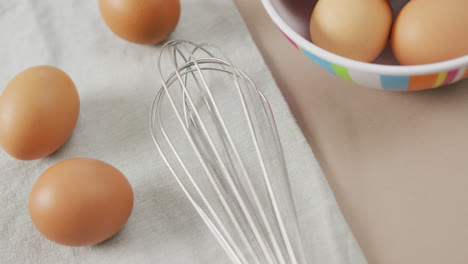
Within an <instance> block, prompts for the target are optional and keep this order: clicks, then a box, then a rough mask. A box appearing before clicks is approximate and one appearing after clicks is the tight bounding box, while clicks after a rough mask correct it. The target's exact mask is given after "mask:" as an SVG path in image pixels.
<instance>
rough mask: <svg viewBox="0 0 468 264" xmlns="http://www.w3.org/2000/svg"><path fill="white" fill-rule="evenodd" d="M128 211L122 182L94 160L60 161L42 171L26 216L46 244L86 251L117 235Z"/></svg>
mask: <svg viewBox="0 0 468 264" xmlns="http://www.w3.org/2000/svg"><path fill="white" fill-rule="evenodd" d="M132 208H133V191H132V187H131V186H130V183H129V182H128V181H127V179H126V178H125V176H124V175H123V174H122V173H121V172H120V171H119V170H117V169H116V168H114V167H112V166H111V165H109V164H107V163H105V162H102V161H99V160H94V159H86V158H76V159H69V160H64V161H62V162H59V163H57V164H55V165H54V166H52V167H50V168H49V169H48V170H46V171H45V172H44V173H43V174H42V175H41V176H40V177H39V179H38V180H37V181H36V183H35V184H34V186H33V188H32V191H31V194H30V195H29V214H30V216H31V219H32V221H33V222H34V225H35V226H36V228H37V229H38V230H39V231H40V232H41V233H42V234H43V235H44V236H45V237H46V238H48V239H49V240H51V241H54V242H56V243H58V244H62V245H68V246H87V245H93V244H96V243H99V242H102V241H104V240H106V239H108V238H109V237H111V236H112V235H114V234H115V233H117V232H118V231H119V230H120V229H121V228H122V227H123V226H124V224H125V223H126V222H127V220H128V218H129V217H130V214H131V212H132Z"/></svg>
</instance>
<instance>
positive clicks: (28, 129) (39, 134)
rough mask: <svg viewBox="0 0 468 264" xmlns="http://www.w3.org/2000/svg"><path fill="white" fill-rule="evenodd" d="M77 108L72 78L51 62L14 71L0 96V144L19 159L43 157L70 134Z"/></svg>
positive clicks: (77, 102) (77, 111) (57, 146)
mask: <svg viewBox="0 0 468 264" xmlns="http://www.w3.org/2000/svg"><path fill="white" fill-rule="evenodd" d="M79 112H80V99H79V96H78V91H77V89H76V87H75V84H74V83H73V81H72V79H71V78H70V77H69V76H68V75H67V74H66V73H65V72H63V71H62V70H60V69H58V68H55V67H52V66H36V67H32V68H29V69H27V70H25V71H23V72H21V73H19V74H18V75H16V76H15V77H14V78H13V79H12V80H11V81H10V83H8V85H7V87H6V88H5V90H4V91H3V93H2V95H1V96H0V145H1V146H2V147H3V149H4V150H5V151H6V152H7V153H8V154H10V155H11V156H13V157H14V158H17V159H21V160H34V159H39V158H42V157H45V156H47V155H49V154H52V153H53V152H55V151H56V150H57V149H58V148H60V147H61V146H62V145H63V144H64V143H65V142H66V141H67V140H68V138H69V137H70V136H71V134H72V132H73V129H74V128H75V125H76V122H77V120H78V115H79Z"/></svg>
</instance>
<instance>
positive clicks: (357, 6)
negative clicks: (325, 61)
mask: <svg viewBox="0 0 468 264" xmlns="http://www.w3.org/2000/svg"><path fill="white" fill-rule="evenodd" d="M392 20H393V15H392V8H391V6H390V4H389V3H388V1H386V0H345V1H343V0H320V1H318V3H317V4H316V5H315V8H314V11H313V13H312V17H311V20H310V37H311V39H312V42H313V43H314V44H315V45H317V46H319V47H321V48H323V49H325V50H327V51H330V52H332V53H335V54H337V55H341V56H343V57H346V58H350V59H353V60H358V61H364V62H370V61H373V60H374V59H376V58H377V57H378V56H379V54H380V53H381V52H382V51H383V49H384V48H385V46H386V45H387V42H388V37H389V34H390V29H391V26H392Z"/></svg>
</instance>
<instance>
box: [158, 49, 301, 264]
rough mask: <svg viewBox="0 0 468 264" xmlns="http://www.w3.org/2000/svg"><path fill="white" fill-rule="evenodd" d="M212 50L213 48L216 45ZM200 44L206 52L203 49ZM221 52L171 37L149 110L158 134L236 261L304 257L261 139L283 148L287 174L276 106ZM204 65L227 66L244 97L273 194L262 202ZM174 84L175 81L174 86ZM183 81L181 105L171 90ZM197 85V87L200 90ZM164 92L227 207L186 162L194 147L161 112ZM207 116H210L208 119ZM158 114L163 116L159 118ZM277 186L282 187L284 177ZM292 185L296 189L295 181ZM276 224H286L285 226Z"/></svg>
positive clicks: (280, 262) (279, 263)
mask: <svg viewBox="0 0 468 264" xmlns="http://www.w3.org/2000/svg"><path fill="white" fill-rule="evenodd" d="M187 46H191V47H193V49H189V48H188V47H187ZM211 50H213V51H214V52H211ZM166 51H167V52H166ZM199 51H200V52H201V53H203V54H204V55H203V56H200V55H199V54H198V52H199ZM165 52H166V53H165ZM214 53H219V54H221V55H222V52H221V51H220V50H219V48H217V47H216V46H213V45H210V44H201V45H196V44H194V43H191V42H187V41H171V42H168V43H166V45H164V46H163V48H162V51H161V55H160V57H159V60H158V66H159V69H160V71H159V74H160V77H161V79H162V80H164V81H163V84H162V87H161V89H160V91H159V92H158V93H157V95H156V96H155V98H154V101H153V105H152V112H151V116H150V118H151V120H150V124H151V134H152V137H153V141H154V143H155V145H156V146H157V150H158V152H159V153H160V154H161V156H162V157H163V161H164V162H165V163H166V165H167V166H168V168H169V170H170V172H171V174H172V175H173V176H174V178H175V179H176V181H177V183H178V185H179V186H180V187H181V188H182V191H183V192H184V194H185V195H186V196H187V197H188V199H189V201H190V203H191V204H192V205H193V206H194V208H195V210H196V211H197V213H198V214H199V215H200V217H201V218H202V219H203V221H204V222H205V223H206V225H207V227H208V228H209V229H210V231H211V232H212V233H213V235H214V236H215V238H216V239H217V240H218V242H219V244H220V245H221V246H222V248H223V249H224V250H225V251H226V253H227V254H228V256H229V258H230V259H231V260H232V261H233V262H234V263H242V264H244V263H245V264H247V263H255V264H261V263H272V264H287V263H288V264H289V263H291V264H300V263H305V261H304V256H303V252H302V246H301V243H300V238H299V234H298V232H297V222H295V221H296V220H297V218H296V216H295V213H294V210H292V212H293V213H291V210H290V208H287V209H288V210H286V211H287V212H289V213H288V216H289V217H291V216H292V217H294V218H293V223H292V224H291V223H289V224H288V227H287V226H286V224H285V222H284V219H283V217H284V216H283V214H282V212H281V209H282V208H283V209H284V205H283V207H281V206H280V205H279V204H278V197H277V196H276V194H275V190H274V188H273V186H272V183H271V180H270V177H272V175H270V173H269V170H268V169H267V165H266V162H267V160H266V157H265V155H264V154H263V153H262V150H261V149H262V147H263V148H265V147H266V146H267V145H268V144H271V143H273V144H272V148H273V149H272V150H273V152H275V153H276V155H277V156H275V157H280V158H279V159H278V162H279V165H277V166H276V167H279V168H280V170H281V171H280V172H279V175H282V176H283V177H285V175H287V172H286V167H285V161H284V158H282V157H283V151H282V148H281V144H280V141H279V135H278V132H277V129H276V124H275V120H274V117H273V114H272V111H271V106H270V105H269V103H268V101H267V100H266V98H265V97H264V95H263V94H262V93H261V92H260V91H259V90H258V89H257V88H256V87H255V85H254V83H253V81H252V80H251V79H250V78H249V76H247V75H246V74H245V73H244V72H242V71H240V70H239V69H237V68H236V67H234V66H233V64H232V63H231V61H230V60H229V59H228V58H227V57H226V56H224V55H222V56H221V58H222V59H221V58H220V57H216V56H214ZM164 54H168V55H169V61H170V64H171V65H172V67H173V69H174V71H173V72H172V73H170V74H169V76H168V77H165V76H164V74H163V71H162V58H163V55H164ZM197 55H198V56H197ZM205 72H206V73H208V72H213V73H215V72H219V73H224V74H226V76H229V77H230V79H231V80H232V83H234V90H235V91H236V94H237V97H238V99H239V100H240V106H241V107H240V109H241V110H242V112H241V113H242V114H241V115H242V116H243V119H244V120H245V121H246V122H245V123H246V124H247V128H248V129H247V130H248V131H247V132H248V135H249V136H250V139H251V141H252V147H253V152H254V153H255V157H256V160H257V164H258V165H259V167H260V172H261V175H262V177H261V179H262V182H263V184H262V185H263V186H264V188H265V189H266V194H265V195H266V196H265V197H267V198H268V199H267V201H266V202H264V203H263V204H262V201H261V199H260V197H259V196H258V195H257V192H258V187H257V188H256V187H254V185H253V182H252V176H253V175H252V173H249V170H248V169H247V165H246V163H245V162H244V160H243V159H242V158H241V154H240V153H241V152H240V150H239V149H238V147H237V145H236V144H235V140H234V137H233V136H232V134H231V132H230V131H229V129H228V125H227V124H226V120H225V117H224V116H223V114H222V112H221V111H220V107H219V105H218V103H217V101H216V99H215V95H214V94H213V88H212V87H210V85H209V82H208V79H207V76H206V75H205ZM190 77H191V78H190ZM189 81H193V83H194V84H195V85H194V86H195V87H196V88H197V89H195V91H192V90H191V89H189V87H188V85H189ZM171 86H175V87H173V88H170V87H171ZM177 87H178V88H179V91H180V93H181V98H182V101H181V104H182V110H179V108H178V106H177V103H176V100H175V99H176V98H174V97H173V95H172V92H171V91H172V90H173V92H174V93H175V92H177V90H174V89H175V88H177ZM193 92H195V93H196V95H197V96H198V98H197V96H195V94H194V93H193ZM164 98H167V100H166V101H167V102H168V103H169V106H170V108H171V109H172V111H173V114H174V115H175V117H176V121H177V123H179V124H180V126H181V129H180V130H181V132H182V134H183V135H185V139H186V140H187V142H188V146H190V150H191V151H193V153H194V154H195V155H194V156H195V158H196V160H197V161H198V162H199V165H200V167H201V169H202V171H203V172H204V175H205V176H206V178H207V179H208V182H209V186H211V188H212V190H213V191H214V193H215V194H216V195H215V196H214V197H216V198H217V201H218V202H219V203H220V205H218V207H219V206H220V207H221V208H222V209H223V211H218V212H217V211H216V209H215V207H216V206H215V204H213V202H216V201H215V200H212V199H213V198H208V197H207V196H206V195H205V194H204V190H202V189H204V188H206V187H203V186H201V185H200V184H199V183H198V182H197V181H200V180H201V179H200V178H199V177H197V180H196V179H195V177H194V175H192V173H191V172H190V169H189V168H188V166H187V165H188V164H187V163H186V162H185V161H184V159H183V158H182V156H181V155H180V153H184V152H186V151H187V149H185V150H184V151H183V152H178V149H177V147H176V146H175V145H176V143H175V142H174V141H173V140H172V139H171V137H170V135H169V133H168V131H166V128H165V124H164V123H163V120H164V116H162V114H161V113H162V109H161V107H162V104H163V99H164ZM197 99H198V100H201V102H202V103H203V106H204V107H205V110H206V111H207V115H204V116H203V113H202V112H201V109H199V107H198V106H197V102H196V100H197ZM206 118H208V119H207V120H205V119H206ZM156 119H158V121H159V122H157V123H156V122H155V120H156ZM262 120H267V121H266V128H265V131H262V129H260V128H259V126H254V124H263V125H265V122H262ZM210 126H211V128H210ZM210 130H211V132H210ZM158 131H159V132H158ZM158 134H160V135H161V137H162V138H163V139H164V141H165V143H166V145H167V148H168V150H169V152H167V151H164V150H163V147H162V145H161V142H159V140H158V138H159V136H158ZM265 135H266V136H268V138H270V139H271V140H272V142H268V141H264V140H265V139H264V138H263V137H262V136H265ZM216 143H218V144H216ZM270 150H271V149H270ZM169 153H172V155H173V158H174V159H175V161H176V163H175V164H174V165H176V164H178V166H179V168H180V169H181V172H182V173H177V172H176V171H175V168H174V166H173V165H172V163H171V162H170V161H169V157H168V154H169ZM226 160H227V162H226ZM179 175H180V176H182V175H185V177H186V178H187V179H188V182H189V183H190V185H191V189H193V190H194V191H192V192H191V191H189V188H190V186H188V185H186V184H185V183H184V182H183V181H182V179H181V178H180V177H179ZM276 176H277V175H276ZM276 186H277V187H278V185H276ZM282 188H283V187H282ZM284 188H289V185H288V184H287V186H285V187H284ZM285 193H286V194H288V196H290V195H289V193H290V190H289V189H287V190H286V192H285ZM195 194H196V196H197V197H198V199H199V200H200V203H201V205H203V207H204V208H205V209H206V210H207V211H205V209H203V208H202V207H201V206H200V204H199V202H197V199H196V198H195V197H194V195H195ZM289 198H290V199H292V198H291V197H289ZM210 199H211V201H210ZM280 207H281V208H280ZM267 208H270V209H271V211H270V213H271V215H273V217H271V215H270V217H268V216H267V215H268V213H267V211H265V210H267ZM220 214H224V218H225V219H228V222H225V221H224V220H223V217H222V216H221V215H220ZM270 221H274V224H275V225H276V227H277V229H275V230H274V229H273V227H272V225H271V224H272V222H270ZM241 222H245V225H241ZM229 223H230V224H231V225H232V226H231V227H232V228H233V230H234V231H235V232H234V233H231V232H230V231H229V228H228V227H227V226H226V224H229ZM291 227H292V228H291ZM274 231H279V234H277V233H276V232H274ZM288 232H289V233H288ZM291 232H292V235H294V236H296V237H295V240H294V242H295V243H294V244H293V243H292V242H291V239H290V235H291ZM236 238H238V239H240V242H241V243H236V241H235V239H236ZM280 245H281V246H282V247H283V248H281V247H280ZM241 247H242V248H243V249H245V250H246V252H245V253H246V254H248V256H249V258H247V255H245V254H244V252H243V250H242V249H241ZM284 253H286V255H285V254H284ZM263 260H264V261H265V262H264V261H263Z"/></svg>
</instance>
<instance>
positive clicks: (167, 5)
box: [99, 0, 180, 44]
mask: <svg viewBox="0 0 468 264" xmlns="http://www.w3.org/2000/svg"><path fill="white" fill-rule="evenodd" d="M99 9H100V10H101V15H102V17H103V19H104V21H105V22H106V24H107V26H109V28H110V29H111V30H112V31H113V32H114V33H115V34H117V35H118V36H120V37H121V38H123V39H126V40H128V41H131V42H135V43H139V44H156V43H159V42H161V41H163V40H165V39H167V37H168V35H169V33H171V32H172V31H173V30H174V28H175V27H176V26H177V23H178V21H179V17H180V2H179V0H99Z"/></svg>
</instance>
